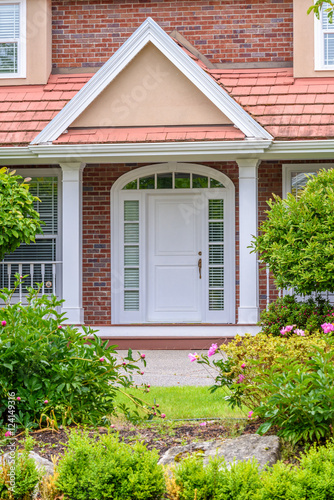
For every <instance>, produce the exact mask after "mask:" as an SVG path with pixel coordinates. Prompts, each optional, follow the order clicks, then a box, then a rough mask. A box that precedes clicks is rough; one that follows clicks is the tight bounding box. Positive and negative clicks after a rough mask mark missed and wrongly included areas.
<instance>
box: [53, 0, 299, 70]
mask: <svg viewBox="0 0 334 500" xmlns="http://www.w3.org/2000/svg"><path fill="white" fill-rule="evenodd" d="M52 5H53V7H52V8H53V67H54V68H69V67H73V68H74V67H76V68H78V67H80V68H90V67H99V66H101V65H102V64H103V63H104V62H106V61H107V60H108V59H109V57H110V56H111V55H112V54H113V53H114V52H115V51H116V50H117V49H118V48H119V47H120V46H121V45H122V44H123V43H124V42H125V41H126V40H127V39H128V38H129V36H130V35H131V34H132V33H133V32H134V31H135V30H136V29H137V28H138V27H139V26H140V24H141V23H142V22H143V21H144V20H145V19H146V18H147V17H152V18H153V19H154V20H155V21H157V22H158V23H159V24H160V26H161V27H162V28H163V29H165V30H166V32H167V33H170V32H171V31H172V30H174V29H177V30H178V31H179V32H180V33H181V34H182V35H183V36H184V37H185V38H186V39H187V40H188V41H189V42H190V43H191V44H193V45H194V46H195V47H196V48H198V50H200V51H201V52H202V53H203V54H204V55H205V56H206V57H207V58H208V59H210V61H211V62H213V63H244V62H248V63H264V62H272V63H277V62H291V61H292V0H252V1H239V0H219V1H218V0H212V1H210V2H209V1H204V0H199V1H197V0H196V1H195V2H194V1H192V0H186V1H177V0H170V1H168V2H164V1H160V0H152V1H150V0H146V1H142V0H132V1H131V2H130V1H129V0H115V1H108V0H91V1H88V0H53V2H52Z"/></svg>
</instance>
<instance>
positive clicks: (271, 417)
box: [254, 337, 334, 442]
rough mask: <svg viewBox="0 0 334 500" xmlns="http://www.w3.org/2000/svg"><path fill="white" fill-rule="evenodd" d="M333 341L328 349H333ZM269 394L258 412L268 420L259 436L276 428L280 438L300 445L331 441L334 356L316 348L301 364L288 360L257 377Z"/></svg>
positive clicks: (261, 427) (261, 428) (262, 426)
mask: <svg viewBox="0 0 334 500" xmlns="http://www.w3.org/2000/svg"><path fill="white" fill-rule="evenodd" d="M333 345H334V342H333V338H331V337H330V338H329V339H328V347H333ZM254 380H255V382H257V383H258V384H260V386H261V387H262V390H263V391H265V392H267V393H268V394H269V397H268V398H267V399H266V400H263V401H261V403H260V405H259V406H258V407H257V408H256V409H255V410H254V416H259V417H261V418H262V419H264V420H265V423H263V424H262V425H261V426H260V428H259V430H258V432H259V433H260V434H262V433H265V432H267V431H268V430H269V429H270V428H271V426H273V425H276V426H277V428H278V431H277V434H278V435H279V436H282V437H283V438H285V439H289V440H290V441H293V442H297V441H299V440H301V439H303V440H304V441H308V440H312V439H316V440H317V441H319V440H320V439H322V438H326V437H329V436H330V435H331V434H332V428H333V425H334V386H333V380H334V352H333V351H332V349H330V350H329V351H328V352H325V350H324V349H323V348H317V349H316V348H315V349H314V352H313V353H311V356H310V357H307V358H306V359H304V361H303V362H302V363H301V362H300V361H298V360H295V361H293V362H291V360H290V359H287V358H285V357H282V358H279V359H277V360H276V362H275V364H274V365H273V366H272V367H268V368H267V369H266V370H265V372H264V373H263V374H258V375H257V376H256V377H255V379H254Z"/></svg>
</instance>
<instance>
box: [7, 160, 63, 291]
mask: <svg viewBox="0 0 334 500" xmlns="http://www.w3.org/2000/svg"><path fill="white" fill-rule="evenodd" d="M10 170H11V169H10ZM15 172H16V174H17V175H21V176H22V177H23V179H24V178H26V177H32V178H33V177H57V179H58V181H57V187H58V192H57V201H58V207H57V212H58V233H57V236H56V261H57V262H62V189H61V169H60V168H55V167H53V168H39V167H36V168H24V169H23V168H15ZM42 230H43V226H42ZM48 238H50V235H48V234H37V235H36V239H48ZM57 269H59V266H58V267H57ZM62 286H63V285H62V267H60V274H59V275H57V281H56V295H57V296H58V297H60V298H62Z"/></svg>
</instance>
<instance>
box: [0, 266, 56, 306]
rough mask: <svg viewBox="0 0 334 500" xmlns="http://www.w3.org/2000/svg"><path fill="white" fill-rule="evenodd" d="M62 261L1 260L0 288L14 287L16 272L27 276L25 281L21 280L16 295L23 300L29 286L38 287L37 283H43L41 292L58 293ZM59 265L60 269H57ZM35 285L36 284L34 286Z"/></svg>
mask: <svg viewBox="0 0 334 500" xmlns="http://www.w3.org/2000/svg"><path fill="white" fill-rule="evenodd" d="M61 264H62V262H61V261H47V260H43V261H33V262H31V261H30V262H28V261H11V262H0V265H1V267H0V288H5V287H6V288H9V289H11V288H12V287H13V283H14V281H15V274H17V273H18V274H19V275H20V276H26V278H25V279H24V280H23V282H20V284H19V286H18V288H17V290H16V295H17V296H18V298H19V300H20V301H21V300H22V298H23V297H24V296H25V295H26V293H27V287H34V288H35V287H36V283H43V285H42V288H41V292H42V294H45V293H52V294H54V295H57V292H58V294H59V291H58V290H57V285H58V284H59V283H60V272H59V266H60V265H61ZM57 267H58V269H57ZM34 285H35V286H34Z"/></svg>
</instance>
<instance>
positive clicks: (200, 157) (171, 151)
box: [0, 139, 334, 166]
mask: <svg viewBox="0 0 334 500" xmlns="http://www.w3.org/2000/svg"><path fill="white" fill-rule="evenodd" d="M250 154H251V155H253V157H255V158H258V159H259V160H270V159H273V160H304V159H308V160H319V159H322V160H334V140H333V139H328V140H306V141H275V142H271V141H253V140H244V141H207V142H204V141H200V142H168V143H166V142H165V143H163V142H159V143H157V142H155V143H130V144H129V143H121V144H73V145H68V144H67V145H40V146H33V145H32V146H25V147H19V146H18V147H0V165H4V166H12V165H15V166H17V165H20V164H21V165H38V164H42V165H45V163H46V162H48V163H52V164H56V165H58V164H59V163H61V162H66V161H73V162H78V161H83V162H85V163H99V162H102V161H103V162H104V163H120V162H127V161H129V162H133V161H134V159H135V161H136V163H137V162H138V163H143V162H148V161H155V162H158V161H171V160H174V161H175V160H178V161H188V162H194V161H197V162H204V161H214V160H220V161H227V160H236V158H244V157H246V158H249V155H250Z"/></svg>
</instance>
